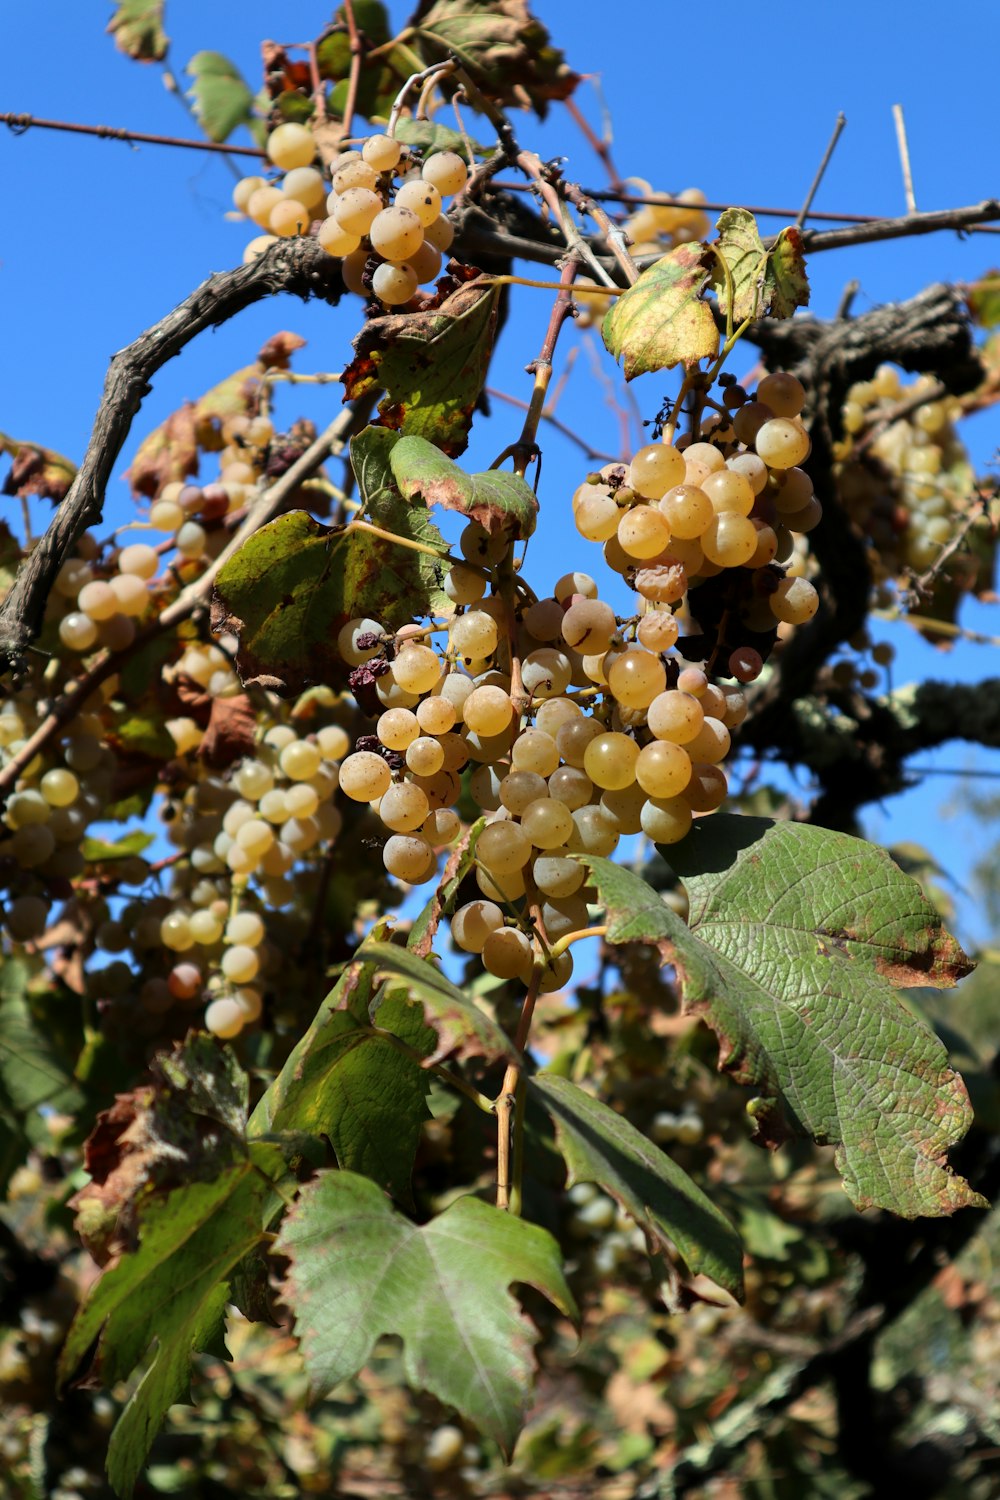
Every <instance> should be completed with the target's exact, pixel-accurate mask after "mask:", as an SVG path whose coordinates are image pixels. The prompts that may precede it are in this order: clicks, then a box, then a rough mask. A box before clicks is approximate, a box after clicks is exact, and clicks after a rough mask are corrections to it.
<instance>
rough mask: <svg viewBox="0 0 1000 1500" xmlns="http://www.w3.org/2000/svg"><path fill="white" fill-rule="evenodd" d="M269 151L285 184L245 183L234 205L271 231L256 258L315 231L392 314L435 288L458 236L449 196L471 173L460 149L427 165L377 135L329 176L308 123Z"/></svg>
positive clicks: (252, 248) (253, 249)
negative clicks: (286, 239) (448, 211)
mask: <svg viewBox="0 0 1000 1500" xmlns="http://www.w3.org/2000/svg"><path fill="white" fill-rule="evenodd" d="M267 154H268V157H269V158H270V160H271V161H272V162H273V163H274V165H275V166H276V167H277V168H278V169H279V170H280V171H281V172H282V173H283V174H284V175H283V177H282V178H281V180H280V182H276V183H269V182H267V181H266V179H265V178H263V177H244V178H242V180H241V181H240V182H238V183H237V184H236V187H235V189H234V191H233V201H234V203H235V204H236V207H237V208H238V209H239V211H240V212H241V213H243V214H246V216H247V217H248V218H250V219H252V220H253V221H254V223H255V224H258V225H259V226H260V228H261V229H263V230H265V231H266V232H265V233H264V234H262V235H258V236H257V238H256V239H254V240H252V241H251V242H250V244H249V245H248V246H247V248H246V251H245V253H244V257H243V258H244V262H247V261H249V260H252V259H253V257H254V256H256V255H259V254H261V253H262V251H264V250H266V249H267V247H268V246H269V245H272V244H274V242H275V240H277V239H278V238H279V237H283V236H288V235H299V234H308V233H309V232H310V231H311V228H312V226H313V225H315V226H316V230H315V233H316V238H317V239H318V240H319V243H320V244H321V245H322V246H323V248H324V250H327V251H328V252H329V253H330V254H331V255H334V256H337V257H338V259H340V260H341V261H342V263H343V264H342V271H343V276H344V283H345V285H346V286H347V287H348V289H349V290H350V291H352V292H357V293H358V294H359V295H360V296H363V297H371V296H375V297H377V298H378V300H379V301H380V302H383V303H384V304H385V305H386V306H388V307H397V306H400V305H401V304H402V303H405V302H409V301H410V299H411V297H412V296H413V295H414V293H415V292H416V290H417V288H418V287H419V286H421V285H423V284H425V283H427V282H431V281H433V280H434V278H435V277H436V276H437V275H438V273H439V271H440V269H441V260H442V256H443V254H444V252H445V251H447V250H448V249H449V248H450V246H451V243H452V240H453V239H454V235H455V230H454V226H453V224H452V223H451V220H450V219H448V218H447V216H446V215H445V214H444V212H443V209H444V199H445V198H448V197H451V196H453V195H454V194H455V193H460V192H461V191H462V189H463V187H464V186H465V184H466V181H467V180H468V168H467V166H466V164H465V162H464V161H463V159H462V158H461V156H459V155H458V154H457V152H454V151H438V152H435V153H434V154H432V155H430V156H428V157H427V159H426V160H425V161H424V162H423V164H422V165H420V164H419V163H418V162H417V161H416V160H415V158H414V156H413V155H412V153H411V152H410V151H408V149H407V148H406V147H405V146H403V145H402V144H401V143H400V142H399V141H397V140H395V139H394V138H393V137H392V136H389V135H371V136H369V137H368V138H367V139H366V140H365V141H363V142H362V144H361V147H360V150H346V151H342V152H341V153H340V155H339V156H337V157H336V158H335V160H333V161H332V162H331V163H329V167H328V171H329V178H328V177H327V176H326V175H325V174H324V171H323V170H322V169H321V168H320V167H319V166H317V165H316V141H315V137H314V136H313V134H312V131H310V130H308V129H307V128H306V126H305V125H297V124H291V123H290V124H285V125H279V126H278V127H277V128H276V129H275V130H273V131H272V132H271V134H270V135H269V137H268V140H267Z"/></svg>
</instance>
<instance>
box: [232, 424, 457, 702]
mask: <svg viewBox="0 0 1000 1500" xmlns="http://www.w3.org/2000/svg"><path fill="white" fill-rule="evenodd" d="M386 435H387V436H389V434H386ZM353 452H354V449H353V447H352V453H353ZM359 479H360V475H359ZM365 514H366V518H367V519H368V520H370V521H372V522H373V523H374V524H376V525H378V526H380V527H382V528H383V529H384V530H386V531H391V532H392V533H393V535H395V536H400V537H406V538H410V539H412V540H414V541H419V542H421V543H423V544H424V545H425V546H428V547H434V548H435V549H439V550H440V552H441V553H442V555H443V554H444V553H445V551H446V548H445V545H444V541H443V539H442V537H441V534H440V532H439V531H438V529H437V527H436V526H435V525H434V524H433V522H432V521H431V519H430V517H429V515H428V514H427V511H426V509H424V508H423V507H422V506H412V505H406V504H404V503H403V501H402V500H400V498H399V496H398V495H397V494H396V493H395V492H394V491H393V490H391V489H389V488H388V487H384V488H382V489H381V490H379V491H378V492H377V493H375V494H374V495H369V496H368V497H367V505H366V512H365ZM439 566H440V565H439V564H438V563H437V561H436V560H435V558H433V557H430V556H428V555H427V554H426V553H422V552H415V551H413V550H412V549H411V548H409V547H398V546H396V545H395V544H394V543H393V542H391V541H386V540H385V538H384V537H379V536H373V535H372V534H371V533H370V532H365V531H359V530H352V528H351V527H350V525H348V526H346V527H344V526H341V527H327V526H321V525H320V523H319V522H318V521H314V520H313V518H312V516H310V515H309V514H308V513H307V512H306V511H302V510H294V511H289V512H288V513H287V514H286V515H283V516H279V517H278V519H277V520H276V521H271V522H269V523H268V525H266V526H262V527H261V529H260V530H259V531H257V532H255V534H254V535H253V536H252V537H250V538H249V539H248V540H247V541H246V542H244V544H243V546H242V547H241V548H240V550H239V551H238V552H237V553H235V554H234V556H233V557H231V558H230V559H229V561H228V562H227V563H226V565H225V566H224V567H223V568H222V569H221V570H220V572H219V575H218V577H217V578H216V580H215V596H214V600H213V606H212V618H213V628H215V629H226V630H232V631H233V632H234V633H235V634H236V635H238V636H239V650H238V652H237V667H238V669H239V673H240V676H241V678H242V679H243V681H244V683H255V682H256V683H261V684H263V685H264V686H267V687H271V688H276V689H279V690H284V691H287V692H297V691H301V689H302V688H304V687H306V686H308V684H309V683H310V682H327V683H331V684H340V683H343V682H344V681H345V679H346V676H347V672H348V668H347V666H346V664H345V662H344V661H343V659H342V658H341V656H340V653H339V652H338V650H337V632H338V630H339V629H340V627H341V625H343V624H344V623H345V622H346V621H347V620H349V619H352V618H354V617H356V616H358V615H369V616H371V617H372V618H374V619H377V620H379V621H381V623H382V624H383V625H384V626H385V627H386V628H387V629H389V630H393V629H395V628H396V627H397V626H399V625H404V624H406V623H408V622H409V621H410V620H412V619H413V618H414V617H415V616H417V615H421V614H428V613H430V612H431V611H432V610H433V609H435V608H436V607H438V606H439V605H440V604H441V602H442V598H443V596H442V594H441V591H440V588H439V585H438V570H439Z"/></svg>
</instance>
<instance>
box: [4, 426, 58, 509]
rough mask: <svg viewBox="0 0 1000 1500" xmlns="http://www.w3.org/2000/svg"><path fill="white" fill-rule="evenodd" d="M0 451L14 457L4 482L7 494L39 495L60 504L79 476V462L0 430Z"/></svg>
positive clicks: (20, 495)
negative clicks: (77, 470)
mask: <svg viewBox="0 0 1000 1500" xmlns="http://www.w3.org/2000/svg"><path fill="white" fill-rule="evenodd" d="M0 453H7V454H9V455H10V458H11V460H12V462H11V466H10V471H9V473H8V474H7V475H6V477H5V478H4V482H3V490H2V493H3V494H5V495H17V496H18V497H19V498H20V499H26V498H27V497H28V496H29V495H37V496H38V497H39V498H40V499H42V500H51V501H52V503H53V505H58V504H59V502H60V500H64V499H65V498H66V494H67V491H68V490H69V487H70V485H71V484H72V483H73V480H74V479H75V478H76V464H74V463H72V462H71V461H70V460H69V459H68V458H63V456H62V454H61V453H56V452H55V450H54V449H52V448H42V447H41V446H40V445H39V444H38V443H22V442H19V441H18V439H17V438H12V437H8V436H7V435H6V433H3V432H0Z"/></svg>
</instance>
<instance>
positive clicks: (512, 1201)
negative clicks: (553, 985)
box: [493, 963, 544, 1214]
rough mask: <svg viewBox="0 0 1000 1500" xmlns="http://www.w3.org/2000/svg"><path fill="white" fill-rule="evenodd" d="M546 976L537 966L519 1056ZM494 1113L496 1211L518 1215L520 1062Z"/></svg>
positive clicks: (517, 1040)
mask: <svg viewBox="0 0 1000 1500" xmlns="http://www.w3.org/2000/svg"><path fill="white" fill-rule="evenodd" d="M543 972H544V969H543V965H542V964H540V963H536V964H535V966H534V968H533V969H532V971H531V980H530V982H529V984H528V989H527V992H526V993H525V996H524V1003H523V1004H522V1006H521V1015H520V1019H519V1020H518V1023H517V1033H516V1035H515V1037H514V1046H515V1048H516V1049H517V1052H518V1053H519V1054H520V1053H522V1052H523V1051H524V1048H525V1045H526V1043H527V1040H528V1034H529V1032H530V1031H531V1018H532V1016H533V1015H534V1012H535V1001H536V1000H537V999H538V992H539V989H540V986H541V983H542V974H543ZM493 1109H494V1112H495V1114H496V1117H497V1208H502V1209H504V1210H507V1211H509V1212H511V1213H513V1214H519V1213H520V1211H521V1161H522V1157H523V1152H522V1151H521V1150H520V1144H521V1134H522V1129H523V1119H522V1117H523V1115H524V1084H523V1078H522V1068H521V1063H520V1061H518V1062H512V1063H508V1065H507V1070H506V1072H505V1073H504V1075H503V1083H502V1084H501V1085H500V1092H499V1094H498V1095H497V1097H496V1099H495V1100H494V1102H493ZM512 1148H517V1149H516V1150H512Z"/></svg>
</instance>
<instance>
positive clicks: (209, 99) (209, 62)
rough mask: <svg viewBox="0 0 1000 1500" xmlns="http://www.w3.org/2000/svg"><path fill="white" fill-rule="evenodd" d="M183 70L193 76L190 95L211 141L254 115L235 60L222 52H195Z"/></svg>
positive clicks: (246, 121)
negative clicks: (233, 61) (231, 60)
mask: <svg viewBox="0 0 1000 1500" xmlns="http://www.w3.org/2000/svg"><path fill="white" fill-rule="evenodd" d="M185 72H187V73H190V74H191V77H192V78H193V79H194V87H193V88H192V89H190V90H189V94H190V98H191V99H192V100H193V101H194V112H195V114H196V115H197V117H198V121H199V124H200V125H201V128H202V129H203V130H204V132H205V134H206V135H207V136H208V138H209V140H210V141H224V140H226V139H227V138H228V137H229V136H231V135H232V133H233V131H234V130H235V129H236V128H237V126H239V125H247V124H249V123H250V121H251V120H252V119H253V118H254V113H253V94H252V93H251V92H250V90H249V88H248V87H247V85H246V83H245V82H244V80H243V75H242V74H241V72H240V70H239V68H237V66H236V64H235V63H231V62H230V61H229V58H228V57H223V55H222V53H221V52H196V53H195V55H194V57H192V59H191V61H190V62H189V63H188V65H187V68H186V69H185Z"/></svg>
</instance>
